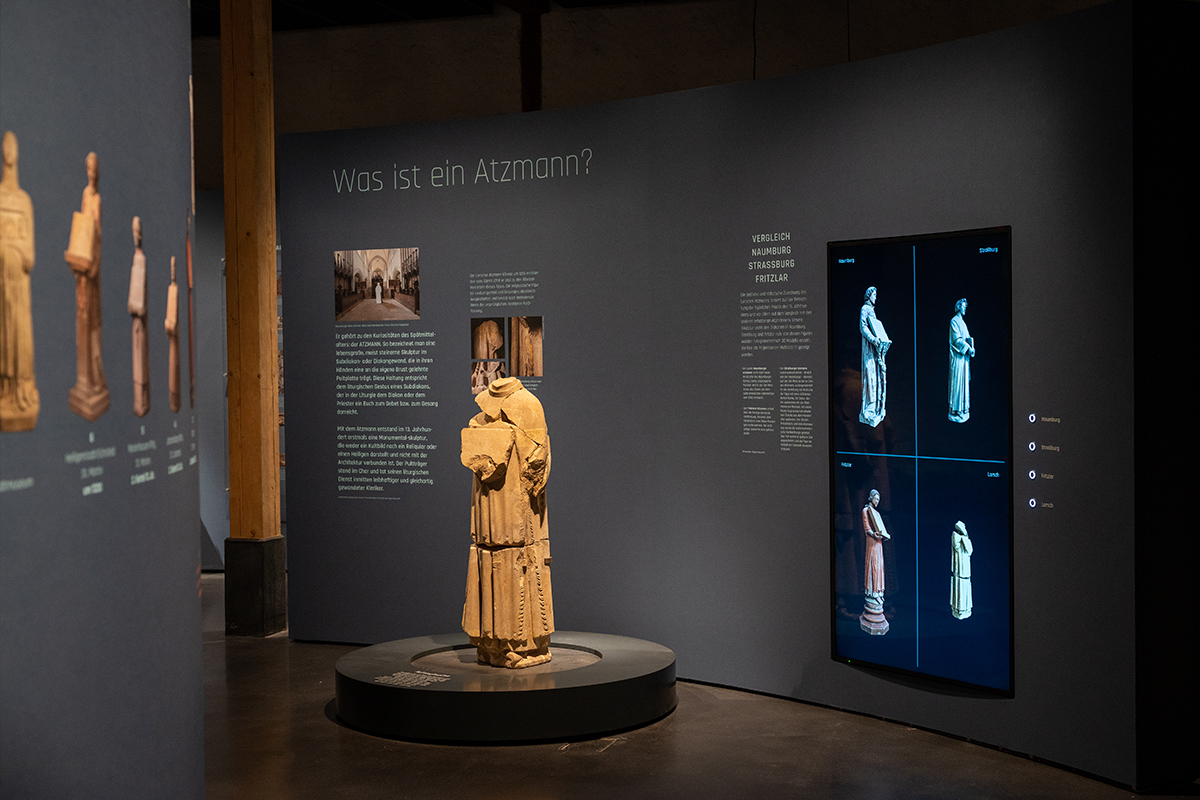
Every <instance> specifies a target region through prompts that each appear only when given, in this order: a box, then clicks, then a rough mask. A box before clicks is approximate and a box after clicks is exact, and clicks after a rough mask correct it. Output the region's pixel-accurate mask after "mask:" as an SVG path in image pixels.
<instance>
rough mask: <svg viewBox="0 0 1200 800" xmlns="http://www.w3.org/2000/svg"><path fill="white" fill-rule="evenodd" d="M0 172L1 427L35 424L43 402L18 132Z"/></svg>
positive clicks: (9, 135)
mask: <svg viewBox="0 0 1200 800" xmlns="http://www.w3.org/2000/svg"><path fill="white" fill-rule="evenodd" d="M3 152H4V171H3V172H2V173H0V431H28V430H32V429H33V427H34V426H35V425H37V418H38V411H39V410H41V402H40V400H39V398H38V390H37V383H36V382H35V380H34V374H33V309H32V297H31V295H30V291H29V271H30V270H31V269H33V260H34V251H33V201H32V200H30V199H29V194H28V193H27V192H25V191H24V190H23V189H22V188H21V183H20V181H19V179H18V176H17V137H16V135H14V134H13V132H12V131H8V132H6V133H5V134H4V150H3Z"/></svg>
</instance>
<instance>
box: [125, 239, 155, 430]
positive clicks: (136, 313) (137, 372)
mask: <svg viewBox="0 0 1200 800" xmlns="http://www.w3.org/2000/svg"><path fill="white" fill-rule="evenodd" d="M147 291H148V290H147V287H146V254H145V253H143V252H142V220H141V219H140V218H139V217H134V218H133V265H132V266H131V267H130V268H129V306H128V307H129V314H130V316H132V317H133V413H134V414H137V415H138V416H139V417H144V416H146V414H148V413H149V412H150V336H149V332H148V331H147V328H146V314H147V311H146V305H147V303H148V297H149V296H148V293H147Z"/></svg>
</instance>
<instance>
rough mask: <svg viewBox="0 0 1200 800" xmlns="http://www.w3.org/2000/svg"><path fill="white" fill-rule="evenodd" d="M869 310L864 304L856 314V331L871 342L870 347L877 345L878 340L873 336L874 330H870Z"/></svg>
mask: <svg viewBox="0 0 1200 800" xmlns="http://www.w3.org/2000/svg"><path fill="white" fill-rule="evenodd" d="M870 320H871V311H870V309H868V308H867V307H866V306H863V310H862V311H861V312H859V315H858V332H859V333H861V334H862V337H863V338H864V339H866V340H867V341H868V342H870V343H871V346H872V347H876V346H878V345H879V340H878V339H876V338H875V332H874V331H872V330H871V322H870Z"/></svg>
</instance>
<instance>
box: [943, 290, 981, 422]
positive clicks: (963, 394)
mask: <svg viewBox="0 0 1200 800" xmlns="http://www.w3.org/2000/svg"><path fill="white" fill-rule="evenodd" d="M954 311H955V314H954V318H953V319H951V320H950V415H949V419H950V421H951V422H966V421H967V420H969V419H970V418H971V359H972V358H973V357H974V356H975V339H974V338H972V337H971V332H970V331H969V330H967V321H966V320H965V319H963V317H965V316H966V315H967V298H965V297H964V298H963V299H962V300H959V301H958V302H957V303H955V304H954Z"/></svg>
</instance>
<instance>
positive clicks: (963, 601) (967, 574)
mask: <svg viewBox="0 0 1200 800" xmlns="http://www.w3.org/2000/svg"><path fill="white" fill-rule="evenodd" d="M974 551H975V548H974V547H972V546H971V537H970V536H968V535H967V526H966V525H964V524H963V523H962V520H959V521H958V522H956V523H954V533H952V534H950V612H951V613H952V614H954V618H955V619H966V618H967V617H969V616H971V606H972V598H971V553H973V552H974Z"/></svg>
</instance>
